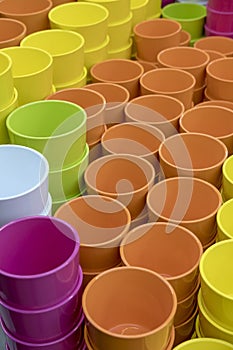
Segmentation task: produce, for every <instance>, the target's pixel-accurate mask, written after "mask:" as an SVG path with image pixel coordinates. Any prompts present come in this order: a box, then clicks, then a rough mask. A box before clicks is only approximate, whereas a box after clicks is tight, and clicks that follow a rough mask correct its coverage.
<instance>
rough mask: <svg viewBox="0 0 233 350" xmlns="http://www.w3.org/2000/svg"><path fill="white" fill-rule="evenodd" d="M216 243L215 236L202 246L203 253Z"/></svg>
mask: <svg viewBox="0 0 233 350" xmlns="http://www.w3.org/2000/svg"><path fill="white" fill-rule="evenodd" d="M216 241H217V236H216V235H215V236H214V237H213V238H212V239H211V241H210V242H208V243H207V244H205V245H203V252H205V251H206V249H208V248H209V247H211V246H212V245H213V244H215V243H216Z"/></svg>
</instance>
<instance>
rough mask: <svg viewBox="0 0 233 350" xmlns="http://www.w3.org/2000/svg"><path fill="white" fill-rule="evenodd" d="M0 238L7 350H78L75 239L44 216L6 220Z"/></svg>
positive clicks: (0, 306) (81, 317) (60, 223)
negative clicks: (7, 221) (6, 222)
mask: <svg viewBox="0 0 233 350" xmlns="http://www.w3.org/2000/svg"><path fill="white" fill-rule="evenodd" d="M0 233H1V234H0V236H1V248H2V249H1V259H0V260H1V264H0V275H1V279H0V280H1V282H0V288H1V297H0V311H1V327H2V329H3V332H4V334H5V346H8V348H9V349H10V350H13V349H19V350H35V349H38V350H40V349H41V350H42V349H47V350H73V349H78V350H83V349H85V347H84V344H83V321H84V315H83V311H82V280H83V275H82V269H81V267H80V265H79V245H80V242H79V237H78V234H77V231H76V230H75V229H74V228H73V227H72V226H70V225H69V224H67V223H66V222H64V221H62V220H59V219H56V218H53V217H45V216H33V217H27V218H22V219H18V220H15V221H11V222H10V223H9V224H7V225H5V226H3V227H2V228H1V229H0Z"/></svg>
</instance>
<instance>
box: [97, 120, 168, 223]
mask: <svg viewBox="0 0 233 350" xmlns="http://www.w3.org/2000/svg"><path fill="white" fill-rule="evenodd" d="M163 140H165V135H164V134H163V132H162V131H161V130H159V129H158V128H156V127H155V126H154V125H150V124H146V123H137V122H131V123H122V124H118V125H115V126H112V127H111V128H109V129H108V130H106V131H105V133H104V134H103V136H102V138H101V146H102V153H103V154H104V155H108V154H122V153H128V154H134V155H136V156H138V157H142V158H144V159H146V160H148V161H149V162H150V163H151V165H152V166H153V167H154V169H155V180H154V182H156V181H159V177H160V166H159V160H158V149H159V146H160V144H161V143H162V141H163ZM144 214H145V215H144V217H145V219H147V215H146V213H144Z"/></svg>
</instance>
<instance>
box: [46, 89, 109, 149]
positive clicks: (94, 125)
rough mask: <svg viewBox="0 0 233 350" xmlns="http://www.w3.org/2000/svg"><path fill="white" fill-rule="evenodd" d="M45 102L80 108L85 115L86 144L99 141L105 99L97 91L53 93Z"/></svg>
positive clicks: (102, 128) (78, 90) (102, 130)
mask: <svg viewBox="0 0 233 350" xmlns="http://www.w3.org/2000/svg"><path fill="white" fill-rule="evenodd" d="M47 100H63V101H69V102H72V103H75V104H77V105H79V106H81V107H82V108H83V109H84V110H85V112H86V114H87V143H88V144H89V143H93V142H95V141H97V140H98V139H100V137H101V136H102V134H103V132H104V110H105V104H106V101H105V98H104V97H103V95H101V94H100V93H98V92H97V91H91V90H87V89H84V88H77V89H75V88H74V89H65V90H60V91H57V92H55V93H54V94H52V95H50V96H48V97H47Z"/></svg>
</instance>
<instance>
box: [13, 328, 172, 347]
mask: <svg viewBox="0 0 233 350" xmlns="http://www.w3.org/2000/svg"><path fill="white" fill-rule="evenodd" d="M84 339H85V343H86V346H87V350H94V348H93V347H92V343H91V339H90V337H89V334H88V332H87V328H86V326H84ZM174 340H175V328H174V327H172V330H171V334H170V339H169V343H168V345H167V347H166V349H165V350H171V349H172V347H173V343H174ZM6 350H9V349H8V348H7V349H6Z"/></svg>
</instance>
